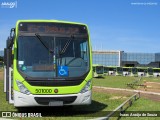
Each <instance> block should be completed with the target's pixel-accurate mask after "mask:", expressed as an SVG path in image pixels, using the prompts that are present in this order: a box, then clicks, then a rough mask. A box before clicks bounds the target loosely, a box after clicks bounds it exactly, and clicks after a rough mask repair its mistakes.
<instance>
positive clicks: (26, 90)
mask: <svg viewBox="0 0 160 120" xmlns="http://www.w3.org/2000/svg"><path fill="white" fill-rule="evenodd" d="M16 83H17V86H18V88H19V90H20V91H21V93H24V94H27V95H29V94H30V92H29V90H28V89H27V88H26V87H25V86H24V85H23V83H22V82H20V81H18V80H16Z"/></svg>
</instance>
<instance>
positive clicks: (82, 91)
mask: <svg viewBox="0 0 160 120" xmlns="http://www.w3.org/2000/svg"><path fill="white" fill-rule="evenodd" d="M90 87H91V80H89V81H88V82H87V84H86V85H85V86H84V88H83V89H82V90H81V92H80V93H85V92H87V91H88V90H90Z"/></svg>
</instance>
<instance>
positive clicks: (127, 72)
mask: <svg viewBox="0 0 160 120" xmlns="http://www.w3.org/2000/svg"><path fill="white" fill-rule="evenodd" d="M131 70H132V67H123V76H131Z"/></svg>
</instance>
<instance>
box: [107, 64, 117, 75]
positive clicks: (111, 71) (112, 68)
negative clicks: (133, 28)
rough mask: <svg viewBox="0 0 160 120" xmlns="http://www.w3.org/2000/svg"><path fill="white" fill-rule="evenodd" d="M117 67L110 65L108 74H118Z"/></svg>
mask: <svg viewBox="0 0 160 120" xmlns="http://www.w3.org/2000/svg"><path fill="white" fill-rule="evenodd" d="M116 71H117V67H115V66H108V75H113V76H116Z"/></svg>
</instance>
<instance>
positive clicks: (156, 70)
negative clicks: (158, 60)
mask: <svg viewBox="0 0 160 120" xmlns="http://www.w3.org/2000/svg"><path fill="white" fill-rule="evenodd" d="M153 76H154V77H160V68H153Z"/></svg>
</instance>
